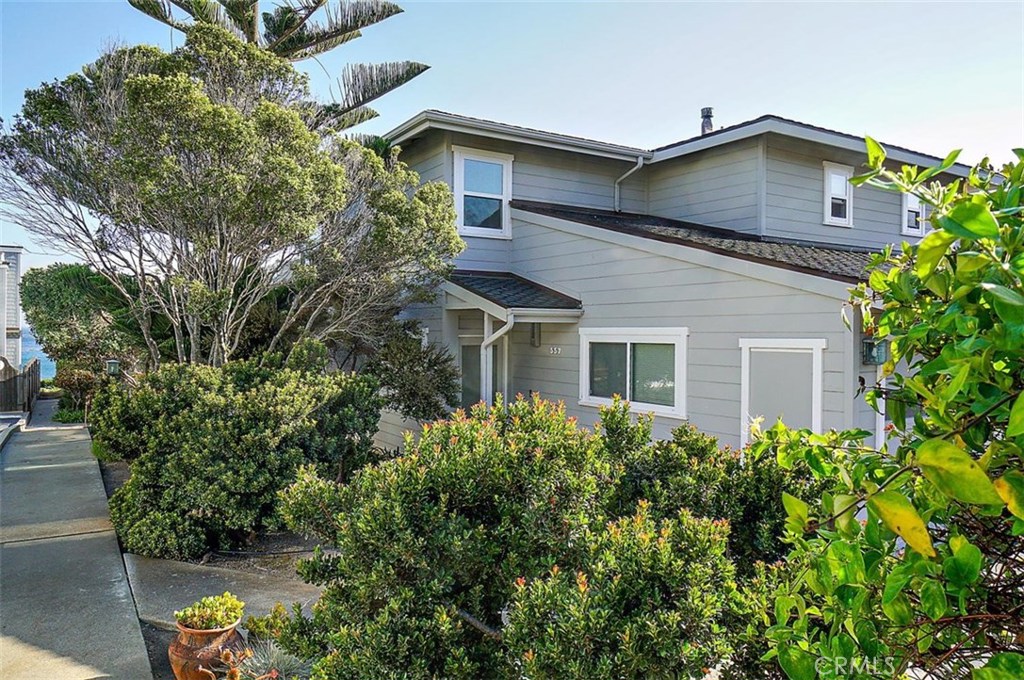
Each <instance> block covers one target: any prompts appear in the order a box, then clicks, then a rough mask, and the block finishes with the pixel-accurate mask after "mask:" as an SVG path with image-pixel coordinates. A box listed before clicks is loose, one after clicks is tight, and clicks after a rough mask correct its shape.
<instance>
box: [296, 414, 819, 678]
mask: <svg viewBox="0 0 1024 680" xmlns="http://www.w3.org/2000/svg"><path fill="white" fill-rule="evenodd" d="M650 437H651V420H650V419H649V418H644V417H641V418H639V419H637V421H636V422H635V423H634V422H633V417H632V416H631V414H630V413H629V411H628V407H627V405H625V404H623V403H621V402H619V403H616V404H615V405H613V406H612V407H609V408H607V409H604V410H603V412H602V416H601V424H600V427H599V428H598V430H597V431H596V432H591V431H588V430H585V429H582V428H579V427H577V425H576V423H575V421H574V420H573V419H570V418H566V416H565V412H564V408H563V407H562V406H561V405H557V404H552V403H550V402H546V401H543V400H541V399H540V398H534V399H532V400H526V399H522V398H520V399H519V400H517V401H515V402H513V403H511V404H508V405H500V404H499V405H497V406H495V407H494V408H491V409H488V408H487V407H485V406H483V405H479V406H477V407H475V408H474V409H473V410H472V412H471V413H469V414H465V413H463V412H461V411H460V412H457V413H456V415H455V416H453V417H452V418H451V419H450V420H447V421H442V422H438V423H435V424H432V425H429V426H427V427H425V428H424V430H423V433H422V436H421V437H420V439H419V440H418V441H416V442H412V441H411V440H410V441H408V442H407V448H406V453H405V455H403V456H401V457H398V458H395V459H393V460H389V461H385V462H382V463H378V464H374V465H370V466H368V467H365V468H363V469H361V470H359V471H358V472H356V473H355V475H353V477H352V479H351V481H350V482H349V483H348V484H341V485H339V484H336V483H335V482H334V481H332V480H330V479H325V478H324V477H323V476H320V475H317V474H316V471H315V470H313V469H312V468H306V469H304V470H303V471H302V472H301V473H300V475H299V478H298V480H297V481H296V483H295V484H293V485H292V486H290V487H289V488H288V489H287V490H286V491H285V492H284V494H283V497H284V504H283V513H284V516H285V518H286V520H287V521H288V523H289V524H290V525H291V526H292V527H293V528H296V529H298V530H300V531H303V532H305V533H309V534H314V535H316V536H317V537H318V538H319V539H320V540H321V541H322V542H323V543H324V544H326V545H327V546H329V547H331V548H333V549H334V550H333V551H332V552H330V553H327V552H322V551H321V552H317V553H316V554H315V555H314V557H312V558H311V559H308V560H305V561H303V562H301V563H300V567H299V571H300V574H301V575H302V576H303V577H304V578H305V579H306V580H307V581H309V582H311V583H315V584H318V585H322V586H325V587H326V590H325V591H324V594H323V596H322V597H321V599H320V601H319V603H318V604H317V605H316V606H315V607H314V610H313V615H312V616H311V617H308V618H307V617H304V616H302V615H301V612H300V611H298V610H296V611H295V614H294V616H292V617H291V618H290V620H287V621H284V622H281V621H277V622H276V626H277V627H278V628H279V629H280V641H281V642H282V644H284V645H285V646H286V647H287V648H289V649H290V650H291V651H293V652H295V653H297V654H299V655H301V656H304V657H306V658H313V659H316V663H315V668H314V676H315V677H318V678H325V679H331V680H340V679H349V678H351V679H355V678H367V677H373V678H393V679H395V680H398V679H399V678H402V679H408V680H417V679H421V678H422V679H424V680H425V679H427V678H438V677H443V678H446V679H450V680H456V679H459V678H465V679H467V680H468V679H470V678H473V679H476V678H508V679H509V680H512V679H513V678H516V679H520V678H538V679H540V678H552V679H553V678H570V677H571V678H595V679H596V678H608V677H615V678H623V679H627V678H637V679H639V678H648V677H695V676H696V677H699V676H700V675H701V674H702V672H703V669H705V668H709V667H713V666H715V665H716V664H717V663H718V662H719V661H721V660H722V659H724V658H727V657H728V656H729V655H730V653H731V651H732V649H733V641H734V639H736V635H734V633H738V632H739V631H740V629H741V628H743V629H745V625H746V623H745V616H746V613H745V610H744V609H743V608H742V607H741V606H740V605H741V598H740V597H739V596H738V593H737V584H736V581H735V576H734V573H735V569H734V567H733V565H732V563H731V561H730V559H729V553H730V551H732V550H733V546H732V545H731V544H730V542H729V522H728V521H727V520H728V518H727V517H725V516H724V515H719V516H715V515H714V514H705V513H706V512H711V511H717V508H714V507H712V506H711V505H709V504H708V503H707V502H704V503H702V504H700V506H699V509H698V510H696V511H694V512H690V511H688V510H686V509H684V508H683V507H682V505H681V504H682V503H683V502H690V501H693V504H694V505H698V503H697V502H696V501H697V500H698V496H699V495H700V494H701V491H702V489H700V488H693V489H689V488H688V487H690V486H693V485H696V484H701V483H702V482H701V481H700V480H705V479H714V480H716V482H715V483H716V484H718V485H719V486H718V488H719V490H720V491H721V492H723V493H731V494H743V493H746V494H750V493H753V492H754V491H755V490H756V493H758V494H761V495H763V496H764V497H765V498H767V497H768V496H773V497H774V498H776V499H778V498H779V494H780V493H781V491H782V490H783V489H784V488H790V489H791V490H792V491H793V492H794V493H799V491H798V489H799V485H798V484H793V485H792V486H786V484H788V483H789V482H788V481H787V480H788V478H787V477H786V476H785V475H783V476H781V477H780V478H779V479H777V480H776V479H772V480H771V481H772V483H773V484H775V486H773V487H772V488H770V489H768V488H760V487H757V485H756V484H755V483H753V482H744V481H743V480H752V479H760V477H757V476H756V475H752V474H751V473H749V471H747V470H746V468H745V466H744V464H743V463H742V461H741V460H740V459H739V457H738V456H733V454H731V453H728V452H726V453H724V454H722V455H723V456H724V457H725V459H727V460H730V461H732V462H730V463H728V464H723V463H721V461H720V460H719V459H718V458H717V457H716V456H715V455H714V452H715V451H717V443H716V442H715V440H714V439H713V438H710V437H703V436H701V435H698V434H697V433H696V432H694V431H693V430H692V429H691V428H684V429H681V430H680V431H678V432H677V434H676V440H675V441H674V442H669V443H666V444H659V445H656V446H653V447H652V446H651V444H650ZM761 464H765V465H774V463H773V462H772V461H762V463H761ZM727 472H732V473H735V474H732V475H731V476H730V475H729V474H727ZM764 478H765V479H768V477H764ZM730 480H732V482H731V481H730ZM733 482H735V484H733ZM730 484H733V485H732V486H730ZM779 484H781V486H779ZM734 502H735V507H736V508H750V507H755V506H758V505H759V504H760V505H767V501H765V500H762V499H757V500H753V501H750V502H748V500H747V499H743V498H737V499H734ZM729 511H730V512H733V510H731V509H730V510H729ZM734 514H736V515H737V516H741V515H742V513H739V512H735V513H734ZM736 547H737V548H739V547H740V546H736ZM759 551H760V552H759ZM761 552H763V554H764V555H765V556H766V557H771V558H774V557H775V556H776V555H777V547H776V546H774V545H773V546H772V547H771V549H768V550H762V548H761V547H759V546H750V547H744V552H743V554H744V555H751V556H753V555H757V554H761Z"/></svg>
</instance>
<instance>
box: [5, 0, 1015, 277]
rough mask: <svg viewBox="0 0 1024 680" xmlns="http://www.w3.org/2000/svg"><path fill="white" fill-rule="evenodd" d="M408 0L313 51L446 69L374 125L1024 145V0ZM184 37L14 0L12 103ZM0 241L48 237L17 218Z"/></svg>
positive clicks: (391, 100) (323, 92)
mask: <svg viewBox="0 0 1024 680" xmlns="http://www.w3.org/2000/svg"><path fill="white" fill-rule="evenodd" d="M266 1H267V0H264V2H266ZM400 4H402V6H403V7H405V9H406V12H405V13H404V14H402V15H399V16H397V17H394V18H392V19H389V20H388V21H386V22H384V23H382V24H379V25H377V26H375V27H372V28H370V29H368V30H366V31H365V32H364V36H363V37H362V38H360V39H359V40H356V41H355V42H353V43H350V44H348V45H345V46H343V47H341V48H340V49H338V50H336V51H335V52H334V53H332V54H330V55H328V56H326V57H324V58H323V59H321V60H320V63H316V62H307V63H305V64H303V65H302V67H303V68H304V69H306V70H308V71H309V73H310V75H311V78H312V82H313V87H314V91H315V92H317V93H318V94H319V95H320V96H321V97H323V98H328V97H329V96H330V91H331V90H330V88H331V85H332V84H333V83H334V82H335V78H336V76H337V74H338V73H339V72H340V70H341V67H342V66H343V65H344V64H345V63H346V62H349V61H371V62H372V61H388V60H395V59H414V60H417V61H422V62H425V63H428V64H430V65H431V66H432V68H431V70H430V71H428V72H427V73H426V74H424V75H423V76H420V77H419V78H417V79H416V80H415V81H413V82H412V83H410V84H409V85H406V86H405V87H403V88H401V89H399V90H397V91H395V92H393V93H391V94H390V95H388V96H387V97H386V98H384V99H381V100H378V102H377V103H376V104H375V107H376V108H377V109H378V110H379V111H380V112H381V114H382V115H381V117H380V118H378V119H376V120H374V121H371V122H369V123H367V124H365V125H364V126H363V129H364V130H365V131H367V132H378V133H382V132H386V131H387V130H389V129H390V128H392V127H393V126H395V125H397V124H398V123H400V122H402V121H403V120H405V119H407V118H409V117H411V116H412V115H414V114H415V113H416V112H418V111H420V110H422V109H425V108H436V109H442V110H447V111H452V112H456V113H463V114H467V115H472V116H479V117H483V118H489V119H494V120H500V121H504V122H509V123H515V124H519V125H526V126H531V127H537V128H542V129H547V130H553V131H556V132H564V133H569V134H576V135H581V136H585V137H592V138H595V139H601V140H605V141H609V142H618V143H622V144H629V145H635V146H641V147H654V146H661V145H664V144H668V143H670V142H672V141H676V140H679V139H683V138H686V137H690V136H692V135H694V134H696V133H697V132H698V129H699V124H700V116H699V113H700V108H701V107H702V106H713V107H714V108H715V123H716V125H730V124H733V123H738V122H741V121H744V120H749V119H751V118H755V117H757V116H759V115H762V114H765V113H775V114H778V115H782V116H786V117H790V118H795V119H797V120H802V121H805V122H809V123H814V124H817V125H822V126H825V127H829V128H833V129H837V130H842V131H844V132H850V133H854V134H864V133H867V134H871V135H872V136H874V137H876V138H877V139H879V140H881V141H883V142H890V143H893V144H899V145H901V146H906V147H910V148H913V149H916V150H919V151H923V152H926V153H931V154H934V155H944V154H945V153H946V152H947V151H948V150H950V149H952V148H955V147H962V148H963V149H964V154H963V156H962V159H963V160H966V161H973V160H977V159H980V158H981V157H982V156H984V155H986V154H987V155H990V156H992V157H993V158H994V159H996V160H1007V159H1008V158H1009V156H1010V151H1009V150H1010V149H1011V148H1012V147H1014V146H1024V2H1022V1H1020V0H1017V1H1014V2H992V3H984V2H972V3H954V2H915V3H909V2H908V3H792V4H785V3H726V2H722V3H695V2H676V3H640V2H604V3H598V2H579V3H569V2H566V3H548V2H532V3H527V2H515V3H496V2H495V3H486V2H447V3H441V2H415V1H408V0H406V1H405V2H401V0H400ZM171 39H172V36H171V31H170V29H168V28H167V27H165V26H163V25H162V24H158V23H157V22H155V21H153V20H151V19H149V18H148V17H146V16H144V15H142V14H140V13H139V12H137V11H136V10H134V9H132V8H131V7H130V6H129V5H128V4H127V2H126V1H124V0H107V1H104V2H95V1H81V2H49V1H46V0H31V1H19V0H0V40H2V43H0V59H2V64H0V81H2V82H0V115H2V116H3V117H4V118H5V119H9V118H10V117H11V116H12V115H13V114H14V113H16V112H17V111H18V109H19V108H20V106H21V102H22V93H23V92H24V90H25V89H26V88H30V87H34V86H36V85H38V84H39V83H40V82H41V81H44V80H50V79H53V78H59V77H63V76H66V75H68V74H70V73H72V72H74V71H76V70H78V69H79V68H80V67H81V66H82V65H83V64H85V63H87V62H89V61H91V60H93V59H95V58H96V56H98V54H99V53H100V52H101V51H102V50H103V49H104V47H106V46H108V45H110V44H112V43H138V42H147V43H153V44H157V45H160V46H161V47H164V48H168V47H170V45H171ZM173 39H174V44H180V43H181V41H182V36H181V35H180V34H175V35H174V38H173ZM335 89H336V88H335ZM2 238H3V240H4V241H7V242H15V243H19V244H21V245H25V246H27V247H28V248H29V249H30V250H32V251H36V252H39V251H40V250H41V249H40V248H39V247H38V246H37V245H35V244H33V243H32V242H31V240H30V238H29V237H28V236H27V235H26V234H24V233H22V232H20V230H18V229H17V228H15V227H13V226H12V225H9V224H8V225H3V234H2ZM53 259H57V258H54V257H50V256H46V255H36V254H32V255H30V256H29V258H28V264H29V265H38V264H43V263H45V262H48V261H52V260H53ZM60 259H66V258H60Z"/></svg>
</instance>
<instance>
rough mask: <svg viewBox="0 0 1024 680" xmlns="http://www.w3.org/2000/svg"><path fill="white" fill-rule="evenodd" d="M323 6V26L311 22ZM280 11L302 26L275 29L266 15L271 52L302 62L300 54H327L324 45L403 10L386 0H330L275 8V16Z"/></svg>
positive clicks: (265, 30) (266, 34) (265, 27)
mask: <svg viewBox="0 0 1024 680" xmlns="http://www.w3.org/2000/svg"><path fill="white" fill-rule="evenodd" d="M314 5H315V7H314ZM320 7H325V10H326V11H325V16H324V21H323V23H313V22H310V21H309V19H310V17H311V16H312V14H313V11H316V10H317V9H319V8H320ZM310 9H312V11H309V10H310ZM282 10H284V11H282ZM279 12H281V14H282V15H284V14H288V13H290V14H291V15H292V18H289V22H292V21H298V23H299V25H298V26H295V25H293V24H292V23H289V24H288V25H287V26H282V25H280V24H276V25H273V26H272V25H271V22H269V21H268V20H267V17H268V14H264V15H263V17H264V19H263V23H264V38H265V39H266V41H267V49H269V50H271V51H273V52H275V53H276V54H277V55H278V56H281V57H285V58H287V59H298V58H300V57H298V56H297V55H298V54H299V53H304V54H306V56H313V55H315V54H320V53H322V52H325V51H327V50H326V49H321V48H320V46H321V45H322V44H323V43H327V42H330V41H334V40H337V39H338V38H340V37H341V36H345V35H348V34H352V33H356V32H357V31H359V30H360V29H362V28H366V27H367V26H372V25H373V24H376V23H378V22H381V21H384V20H385V19H387V18H388V17H392V16H394V15H396V14H400V13H401V12H402V8H401V7H399V6H398V5H396V4H395V3H393V2H387V1H386V0H351V1H342V2H337V3H335V4H326V0H300V1H299V3H298V5H297V6H284V7H280V6H279V7H277V8H275V10H274V13H273V14H275V15H276V14H278V13H279ZM281 18H282V19H283V18H284V16H282V17H281ZM348 39H349V40H351V38H348ZM344 42H347V40H346V41H344ZM337 44H340V43H337ZM337 44H336V45H335V46H337Z"/></svg>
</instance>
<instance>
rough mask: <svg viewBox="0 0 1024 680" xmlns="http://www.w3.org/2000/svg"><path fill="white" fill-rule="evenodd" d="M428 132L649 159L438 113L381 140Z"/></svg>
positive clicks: (413, 120) (398, 140)
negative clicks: (461, 134)
mask: <svg viewBox="0 0 1024 680" xmlns="http://www.w3.org/2000/svg"><path fill="white" fill-rule="evenodd" d="M431 129H433V130H445V131H448V132H461V133H464V134H469V135H477V136H483V137H490V138H493V139H501V140H504V141H510V142H520V143H525V144H533V145H537V146H543V147H547V148H549V149H558V150H561V151H572V152H576V153H586V154H588V155H591V156H600V157H602V158H612V159H615V160H622V161H631V162H636V160H637V158H640V157H642V158H644V159H645V160H646V159H650V158H651V157H652V155H653V154H652V152H650V151H645V150H643V149H632V148H629V147H622V146H618V145H615V144H606V143H604V142H596V141H593V142H591V141H586V140H580V139H576V138H573V137H567V136H565V135H559V134H556V133H553V132H543V131H541V130H536V131H534V130H522V129H520V128H516V127H514V126H510V125H505V124H504V123H496V122H492V121H477V120H473V121H469V120H466V119H464V118H461V117H459V116H454V115H451V114H446V113H443V112H438V111H422V112H420V113H418V114H416V115H415V116H413V117H412V118H410V119H409V120H407V121H405V122H404V123H402V124H401V125H399V126H398V127H396V128H394V129H393V130H391V131H390V132H388V133H386V134H385V135H384V136H385V138H387V139H389V140H390V141H391V142H393V143H395V144H399V145H400V144H402V143H403V142H406V141H408V140H410V139H413V138H415V137H417V136H419V135H421V134H423V133H424V132H425V131H427V130H431Z"/></svg>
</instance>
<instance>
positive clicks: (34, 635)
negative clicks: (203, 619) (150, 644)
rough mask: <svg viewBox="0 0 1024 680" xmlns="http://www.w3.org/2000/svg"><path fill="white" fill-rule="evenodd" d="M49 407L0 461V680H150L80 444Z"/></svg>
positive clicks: (86, 444)
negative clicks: (55, 422) (53, 415)
mask: <svg viewBox="0 0 1024 680" xmlns="http://www.w3.org/2000/svg"><path fill="white" fill-rule="evenodd" d="M55 407H56V402H55V401H39V402H37V405H36V408H35V411H34V413H33V420H32V426H31V427H29V428H28V429H26V430H24V431H22V432H18V433H16V434H14V436H13V437H12V438H11V439H10V441H8V442H7V444H6V445H5V446H4V448H3V451H2V454H0V455H2V464H0V678H4V680H44V679H45V680H49V679H56V678H60V680H93V679H97V678H116V679H119V680H150V679H151V678H152V677H153V676H152V672H151V670H150V667H149V658H148V656H147V654H146V646H145V643H144V642H143V639H142V633H141V630H140V627H139V621H138V618H137V615H136V612H135V603H134V601H133V600H132V594H131V591H130V589H129V587H128V580H127V578H126V576H125V570H124V563H123V561H122V559H121V553H120V551H119V550H118V545H117V539H116V537H115V536H114V531H113V528H112V527H111V525H110V516H109V513H108V511H107V498H106V494H105V493H104V491H103V481H102V479H101V477H100V471H99V465H98V464H97V462H96V459H95V458H93V456H92V453H91V451H90V441H89V435H88V433H87V432H86V430H85V428H84V427H82V426H61V425H56V424H54V423H53V422H52V420H51V416H52V413H53V411H54V409H55Z"/></svg>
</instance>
